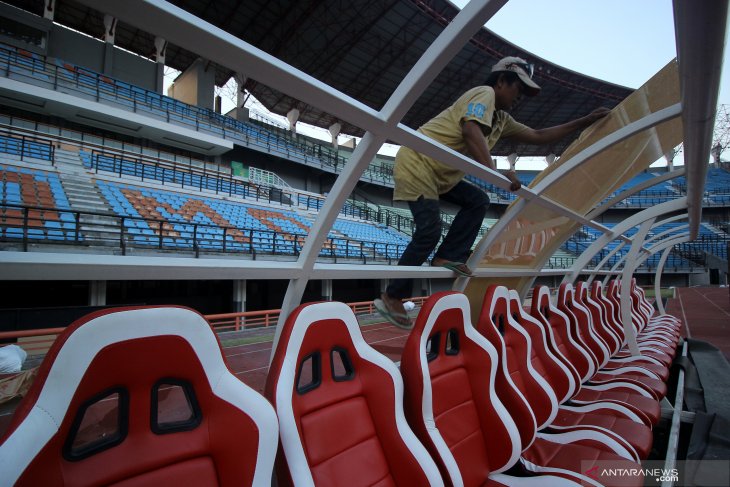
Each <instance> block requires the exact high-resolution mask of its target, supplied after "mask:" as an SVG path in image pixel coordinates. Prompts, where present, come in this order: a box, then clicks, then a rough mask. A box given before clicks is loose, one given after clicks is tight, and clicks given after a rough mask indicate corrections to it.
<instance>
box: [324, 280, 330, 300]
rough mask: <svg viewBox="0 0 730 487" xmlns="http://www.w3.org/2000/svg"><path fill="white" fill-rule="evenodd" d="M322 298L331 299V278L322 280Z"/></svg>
mask: <svg viewBox="0 0 730 487" xmlns="http://www.w3.org/2000/svg"><path fill="white" fill-rule="evenodd" d="M322 299H323V300H325V301H332V279H323V280H322Z"/></svg>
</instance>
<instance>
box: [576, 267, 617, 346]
mask: <svg viewBox="0 0 730 487" xmlns="http://www.w3.org/2000/svg"><path fill="white" fill-rule="evenodd" d="M574 299H575V300H576V301H577V302H579V303H580V304H582V305H583V307H584V308H585V309H587V310H588V312H589V313H590V315H591V320H590V322H591V325H592V326H593V331H594V332H595V333H596V334H598V336H600V337H601V339H602V340H603V343H604V344H605V345H606V347H608V351H609V354H610V355H613V354H615V353H616V352H617V351H618V350H619V349H620V348H621V343H620V340H619V337H618V336H616V333H615V332H614V330H612V329H611V328H610V327H609V326H608V323H607V322H606V316H605V310H604V309H603V307H602V306H601V305H600V304H599V303H598V302H596V301H595V300H594V299H593V297H592V296H591V293H590V289H589V286H588V284H586V282H585V281H578V282H577V283H576V284H575V297H574Z"/></svg>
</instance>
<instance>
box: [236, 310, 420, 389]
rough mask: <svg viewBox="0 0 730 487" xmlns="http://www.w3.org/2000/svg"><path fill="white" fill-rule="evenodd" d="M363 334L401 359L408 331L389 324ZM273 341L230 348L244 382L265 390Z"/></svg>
mask: <svg viewBox="0 0 730 487" xmlns="http://www.w3.org/2000/svg"><path fill="white" fill-rule="evenodd" d="M361 330H362V334H363V337H365V341H366V342H368V343H369V344H370V345H371V346H372V347H373V348H375V349H376V350H377V351H379V352H380V353H382V354H383V355H385V356H387V357H388V358H390V359H391V360H393V361H394V362H399V361H400V356H401V350H403V346H404V345H405V343H406V338H408V332H407V331H405V330H401V329H400V328H396V327H394V326H392V325H389V324H387V323H376V324H373V325H365V326H362V327H361ZM271 345H272V343H271V342H263V343H257V344H251V345H237V346H234V347H226V348H224V349H223V353H224V354H225V356H226V359H227V360H228V366H229V367H230V368H231V370H232V371H233V373H235V374H236V376H237V377H238V378H239V379H241V380H242V381H243V382H244V383H246V384H247V385H249V386H251V387H252V388H254V389H256V390H257V391H259V392H261V393H263V391H264V385H265V384H266V374H267V373H268V371H269V358H270V357H271Z"/></svg>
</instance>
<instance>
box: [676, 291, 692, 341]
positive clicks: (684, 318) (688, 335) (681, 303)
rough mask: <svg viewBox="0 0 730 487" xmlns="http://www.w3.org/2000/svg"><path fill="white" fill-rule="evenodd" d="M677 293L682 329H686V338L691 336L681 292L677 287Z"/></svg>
mask: <svg viewBox="0 0 730 487" xmlns="http://www.w3.org/2000/svg"><path fill="white" fill-rule="evenodd" d="M677 294H679V306H680V308H681V309H682V321H684V329H685V330H687V338H692V334H691V333H690V332H689V321H687V315H686V314H685V312H684V303H683V302H682V292H681V291H680V290H679V289H678V290H677Z"/></svg>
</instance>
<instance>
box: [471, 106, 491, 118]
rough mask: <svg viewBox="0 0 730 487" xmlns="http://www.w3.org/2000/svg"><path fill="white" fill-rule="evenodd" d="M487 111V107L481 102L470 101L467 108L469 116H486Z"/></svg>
mask: <svg viewBox="0 0 730 487" xmlns="http://www.w3.org/2000/svg"><path fill="white" fill-rule="evenodd" d="M486 111H487V107H485V106H484V105H482V104H481V103H469V106H468V107H467V108H466V116H467V117H476V118H484V113H485V112H486Z"/></svg>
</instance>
